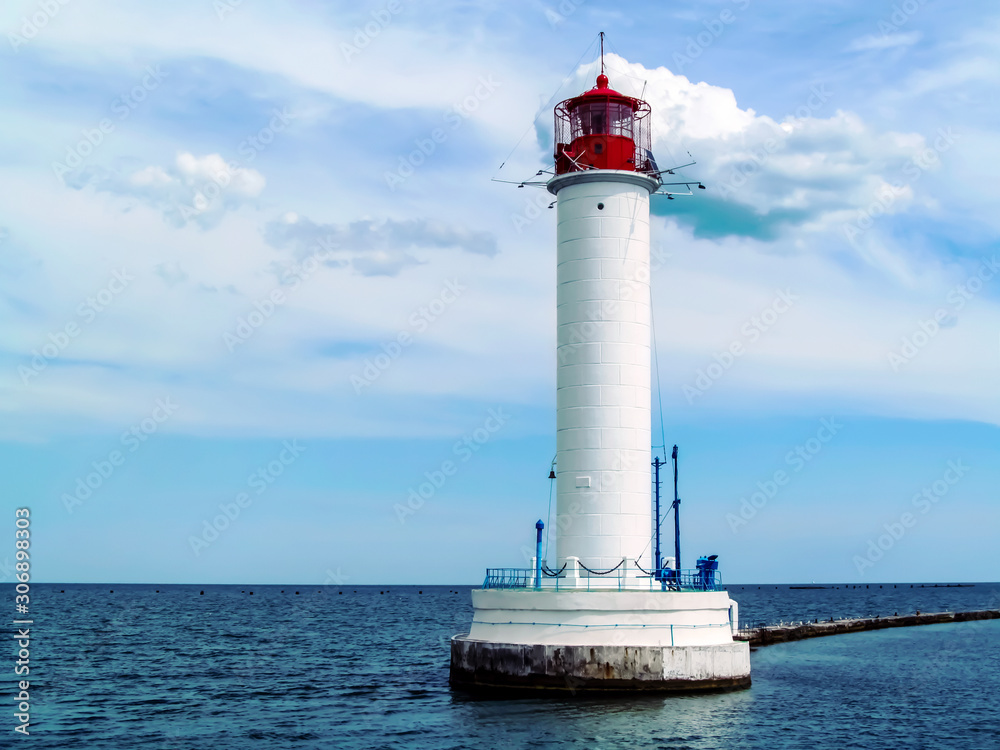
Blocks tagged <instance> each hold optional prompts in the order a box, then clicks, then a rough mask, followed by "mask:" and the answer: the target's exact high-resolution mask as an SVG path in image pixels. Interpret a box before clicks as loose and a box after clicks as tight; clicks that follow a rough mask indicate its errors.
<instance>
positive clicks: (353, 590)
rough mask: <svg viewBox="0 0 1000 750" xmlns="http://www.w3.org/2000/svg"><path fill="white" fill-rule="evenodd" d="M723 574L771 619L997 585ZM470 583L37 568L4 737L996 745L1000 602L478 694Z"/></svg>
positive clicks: (958, 604)
mask: <svg viewBox="0 0 1000 750" xmlns="http://www.w3.org/2000/svg"><path fill="white" fill-rule="evenodd" d="M112 590H113V593H112ZM729 590H730V593H731V594H732V596H733V597H734V598H735V599H737V600H738V601H739V603H740V607H741V619H743V620H750V621H768V622H770V621H778V620H785V621H789V620H813V619H829V617H831V616H834V617H841V616H872V615H891V614H894V613H896V612H898V613H899V614H905V613H911V612H914V611H915V610H921V611H925V612H929V611H942V610H959V611H960V610H972V609H984V608H997V607H998V604H997V601H998V599H997V597H998V595H1000V584H977V585H975V586H970V587H963V588H956V587H951V588H933V587H920V586H919V585H916V586H914V587H913V588H911V587H910V584H905V585H904V584H896V585H895V586H893V584H882V585H881V587H879V585H878V584H869V585H868V586H867V587H864V586H862V587H860V588H851V587H845V586H843V585H841V586H838V587H836V588H832V587H831V588H824V589H804V590H803V589H790V588H789V587H788V586H761V587H757V586H732V587H730V589H729ZM469 591H470V588H469V587H467V586H450V587H449V586H423V587H421V586H381V587H379V586H374V587H372V586H354V587H350V586H315V585H313V586H287V585H286V586H251V585H244V586H188V585H184V586H176V585H121V584H105V585H78V584H77V585H73V584H54V585H53V584H33V586H32V604H31V606H32V612H31V615H32V619H33V624H32V625H31V634H32V640H31V657H30V669H31V672H30V676H29V677H28V678H27V679H29V680H30V683H31V684H30V706H31V713H30V716H31V722H30V727H29V731H30V737H29V738H24V737H20V736H18V735H17V734H16V733H14V732H13V727H14V726H15V725H16V723H17V722H16V720H15V718H14V713H15V712H16V703H15V699H14V696H15V693H16V688H15V679H25V677H23V676H22V677H20V678H16V677H15V675H14V672H13V664H14V661H15V659H16V658H17V657H16V651H17V647H16V645H15V642H14V639H13V638H11V639H10V641H9V642H10V644H11V646H10V647H9V648H8V649H7V650H6V653H7V657H6V658H7V661H8V665H6V666H2V673H3V674H4V675H5V678H4V680H3V693H4V695H6V696H9V702H8V710H6V711H0V716H2V717H4V718H3V719H2V721H3V722H5V723H6V726H3V727H2V728H0V731H2V734H0V736H3V737H6V739H4V740H3V741H2V742H0V747H4V748H6V747H25V748H27V747H31V748H32V749H33V750H41V749H42V748H114V749H115V750H122V749H125V748H183V749H185V750H197V749H200V748H211V750H229V749H230V748H233V749H237V748H238V749H241V750H242V749H244V748H258V747H259V748H286V747H288V748H350V749H353V748H357V749H359V750H360V749H364V750H368V749H370V748H428V749H433V750H445V749H447V748H456V749H457V748H477V749H479V748H484V749H488V748H567V749H569V748H579V749H580V750H583V749H584V748H586V749H587V750H594V749H600V748H712V749H714V750H718V749H720V748H727V749H728V748H892V749H893V750H896V749H897V748H923V747H926V748H970V749H972V748H975V750H984V749H987V750H988V749H990V748H1000V620H991V621H978V622H967V623H955V624H947V625H929V626H921V627H915V628H898V629H892V630H882V631H875V632H868V633H856V634H847V635H840V636H833V637H829V638H819V639H813V640H807V641H799V642H795V643H788V644H780V645H775V646H769V647H767V648H762V649H759V650H757V651H755V652H754V653H753V654H752V656H751V661H752V668H753V686H752V687H751V688H750V689H749V690H744V691H739V692H733V693H723V694H713V695H689V696H624V697H616V698H590V697H585V696H581V695H576V696H574V695H561V696H557V697H550V696H545V697H530V698H516V699H504V700H482V699H478V698H476V697H475V696H469V695H466V694H463V693H458V692H453V691H452V690H451V689H450V688H449V686H448V658H449V648H448V639H449V637H450V636H451V635H453V634H455V633H459V632H467V630H468V627H469V623H470V621H471V618H472V608H471V603H470V597H469ZM201 592H204V593H201ZM251 592H252V593H251ZM4 593H5V596H4V597H3V598H4V601H5V605H4V606H6V607H7V608H8V611H11V612H13V609H14V602H13V590H12V588H11V587H9V586H7V587H5V591H4ZM12 619H13V618H12ZM9 628H10V632H11V634H13V632H14V630H15V626H9ZM0 658H2V656H0Z"/></svg>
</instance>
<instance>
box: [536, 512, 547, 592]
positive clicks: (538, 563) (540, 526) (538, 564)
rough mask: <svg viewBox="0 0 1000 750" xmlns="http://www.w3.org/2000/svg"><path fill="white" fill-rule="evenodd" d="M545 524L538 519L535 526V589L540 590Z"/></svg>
mask: <svg viewBox="0 0 1000 750" xmlns="http://www.w3.org/2000/svg"><path fill="white" fill-rule="evenodd" d="M544 528H545V524H544V523H542V519H541V518H539V519H538V523H536V524H535V588H536V589H540V588H542V529H544Z"/></svg>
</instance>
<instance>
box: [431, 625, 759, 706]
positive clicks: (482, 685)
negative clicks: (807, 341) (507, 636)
mask: <svg viewBox="0 0 1000 750" xmlns="http://www.w3.org/2000/svg"><path fill="white" fill-rule="evenodd" d="M450 680H451V684H452V685H454V686H456V687H464V688H469V689H474V690H477V691H483V690H497V691H503V690H521V691H523V690H550V691H566V692H577V691H580V692H600V693H609V692H629V693H632V692H636V691H649V692H694V691H725V690H740V689H743V688H747V687H750V644H749V643H747V642H745V641H733V642H732V643H728V644H721V645H715V646H676V647H673V648H671V647H669V646H667V647H661V646H554V645H531V644H523V643H490V642H487V641H473V640H470V639H469V638H468V637H465V636H455V637H454V638H452V640H451V678H450Z"/></svg>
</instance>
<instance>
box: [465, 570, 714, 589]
mask: <svg viewBox="0 0 1000 750" xmlns="http://www.w3.org/2000/svg"><path fill="white" fill-rule="evenodd" d="M544 570H546V569H543V575H542V580H541V582H540V588H542V589H555V590H557V591H558V590H560V589H575V590H580V589H584V590H588V591H589V590H603V591H607V590H608V589H609V588H617V589H618V590H619V591H627V590H639V591H722V590H723V585H722V575H721V574H720V573H719V571H718V570H704V569H700V568H699V569H695V570H679V571H678V570H673V569H672V568H663V569H661V570H656V571H644V570H642V569H641V568H638V569H637V568H636V567H635V566H632V567H629V566H626V565H622V566H621V567H620V568H618V569H617V570H614V571H613V572H611V573H609V574H607V575H594V574H591V573H590V572H589V571H587V570H585V569H584V570H580V575H579V577H572V576H569V577H568V576H567V575H566V572H565V571H561V572H560V573H559V575H549V574H547V573H545V572H544ZM536 583H537V582H536V580H535V571H534V570H533V569H532V568H487V569H486V578H485V579H484V580H483V588H484V589H527V588H538V586H536Z"/></svg>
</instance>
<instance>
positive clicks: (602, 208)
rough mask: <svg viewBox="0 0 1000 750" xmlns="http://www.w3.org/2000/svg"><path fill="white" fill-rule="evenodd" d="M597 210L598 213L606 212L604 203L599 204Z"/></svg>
mask: <svg viewBox="0 0 1000 750" xmlns="http://www.w3.org/2000/svg"><path fill="white" fill-rule="evenodd" d="M597 210H598V211H603V210H604V204H603V203H598V204H597Z"/></svg>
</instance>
